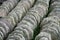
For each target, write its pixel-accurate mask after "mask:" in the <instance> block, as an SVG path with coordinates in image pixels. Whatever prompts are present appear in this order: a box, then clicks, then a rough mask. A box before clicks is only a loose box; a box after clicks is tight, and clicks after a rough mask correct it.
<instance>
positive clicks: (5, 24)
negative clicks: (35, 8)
mask: <svg viewBox="0 0 60 40" xmlns="http://www.w3.org/2000/svg"><path fill="white" fill-rule="evenodd" d="M34 1H35V0H21V1H20V2H19V3H18V5H17V6H16V7H15V8H14V9H13V10H12V11H11V12H10V13H9V14H8V16H6V17H4V18H1V19H0V40H3V39H4V38H5V37H6V36H7V35H8V33H9V32H11V31H12V30H13V29H14V27H15V25H16V24H17V23H18V22H19V21H21V19H22V17H23V16H24V15H25V14H26V12H27V11H28V9H29V8H30V7H32V5H33V4H34Z"/></svg>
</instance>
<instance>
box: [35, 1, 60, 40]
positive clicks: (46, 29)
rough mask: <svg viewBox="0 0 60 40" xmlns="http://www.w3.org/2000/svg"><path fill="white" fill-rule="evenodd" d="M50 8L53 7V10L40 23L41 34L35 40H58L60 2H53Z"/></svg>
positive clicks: (59, 39)
mask: <svg viewBox="0 0 60 40" xmlns="http://www.w3.org/2000/svg"><path fill="white" fill-rule="evenodd" d="M52 1H53V0H52ZM51 7H53V10H52V11H51V13H50V14H49V15H48V17H47V18H45V19H44V20H43V21H42V23H41V26H42V29H41V32H40V33H39V34H38V36H36V38H35V40H60V0H55V1H54V2H53V3H52V4H51Z"/></svg>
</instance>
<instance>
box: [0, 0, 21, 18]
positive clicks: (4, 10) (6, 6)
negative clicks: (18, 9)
mask: <svg viewBox="0 0 60 40" xmlns="http://www.w3.org/2000/svg"><path fill="white" fill-rule="evenodd" d="M19 1H20V0H7V1H5V2H3V4H2V5H1V6H0V17H5V16H7V15H8V13H9V12H10V11H11V10H12V9H13V8H14V7H15V6H16V5H17V4H18V2H19Z"/></svg>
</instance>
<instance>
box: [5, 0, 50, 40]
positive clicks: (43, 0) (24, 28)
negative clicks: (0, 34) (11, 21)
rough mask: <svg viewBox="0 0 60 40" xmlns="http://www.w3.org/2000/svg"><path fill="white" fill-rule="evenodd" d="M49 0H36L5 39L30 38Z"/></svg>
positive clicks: (45, 11) (44, 13)
mask: <svg viewBox="0 0 60 40" xmlns="http://www.w3.org/2000/svg"><path fill="white" fill-rule="evenodd" d="M49 1H50V0H37V2H36V4H35V6H34V7H33V8H31V9H30V10H29V11H28V12H27V14H26V16H25V17H24V18H23V19H22V21H21V22H20V23H19V24H18V25H17V27H16V28H15V29H14V31H13V32H12V33H11V34H9V36H8V38H7V39H6V40H31V39H32V38H33V33H34V32H33V31H34V29H35V28H36V27H37V25H38V24H39V23H40V20H41V19H42V18H43V16H45V15H46V13H47V11H48V7H49Z"/></svg>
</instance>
